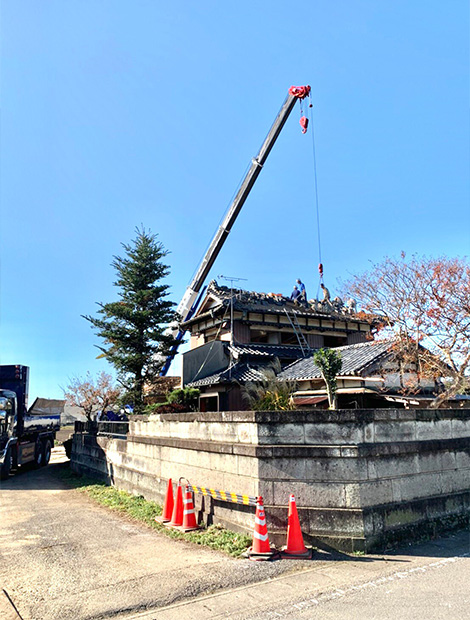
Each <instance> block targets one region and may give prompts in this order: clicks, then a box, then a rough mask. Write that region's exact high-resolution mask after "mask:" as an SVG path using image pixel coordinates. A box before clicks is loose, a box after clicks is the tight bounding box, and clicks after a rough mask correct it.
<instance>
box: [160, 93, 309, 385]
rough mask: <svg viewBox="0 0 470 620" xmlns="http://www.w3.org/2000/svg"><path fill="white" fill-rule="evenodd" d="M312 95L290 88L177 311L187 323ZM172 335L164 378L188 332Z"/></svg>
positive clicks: (177, 329) (175, 331)
mask: <svg viewBox="0 0 470 620" xmlns="http://www.w3.org/2000/svg"><path fill="white" fill-rule="evenodd" d="M309 94H310V86H298V87H297V86H293V87H291V88H290V89H289V93H288V95H287V97H286V99H285V101H284V103H283V104H282V107H281V109H280V110H279V113H278V115H277V116H276V118H275V120H274V123H273V124H272V126H271V129H270V130H269V132H268V135H267V136H266V138H265V140H264V142H263V144H262V145H261V148H260V150H259V152H258V154H257V155H256V157H254V158H253V159H252V160H251V165H250V168H249V170H248V172H247V173H246V175H245V177H244V179H243V181H242V183H241V185H240V188H239V190H238V192H237V194H236V196H235V198H234V199H233V201H232V203H231V204H230V207H229V208H228V210H227V213H226V215H225V217H224V220H223V222H222V224H221V225H220V226H219V228H218V229H217V232H216V233H215V235H214V238H213V239H212V241H211V244H210V245H209V247H208V249H207V251H206V253H205V255H204V258H203V259H202V261H201V263H200V265H199V267H198V269H197V271H196V273H195V275H194V277H193V279H192V280H191V283H190V284H189V286H188V288H187V289H186V292H185V294H184V295H183V298H182V300H181V302H180V303H179V305H178V308H177V312H178V314H179V315H180V316H181V317H182V318H183V322H184V321H187V320H189V319H190V318H191V316H192V314H193V313H194V312H195V310H196V308H197V305H198V303H199V300H200V295H199V293H200V291H201V288H202V287H203V285H204V281H205V279H206V277H207V275H208V273H209V271H210V270H211V268H212V265H213V264H214V262H215V259H216V258H217V256H218V255H219V252H220V250H221V249H222V246H223V245H224V243H225V240H226V239H227V237H228V235H229V233H230V231H231V229H232V226H233V225H234V223H235V220H236V219H237V217H238V214H239V213H240V211H241V209H242V207H243V205H244V204H245V201H246V199H247V198H248V195H249V193H250V191H251V189H252V187H253V185H254V184H255V182H256V179H257V178H258V175H259V173H260V172H261V169H262V168H263V166H264V164H265V162H266V160H267V158H268V155H269V153H270V152H271V149H272V148H273V146H274V143H275V142H276V140H277V138H278V136H279V134H280V133H281V131H282V128H283V127H284V125H285V123H286V121H287V119H288V118H289V115H290V113H291V112H292V110H293V108H294V106H295V103H296V101H297V100H298V99H304V98H305V97H306V96H308V95H309ZM172 332H173V334H174V335H175V337H176V339H177V341H178V343H177V344H176V345H175V346H174V347H173V348H172V350H171V352H170V354H169V356H168V357H167V359H166V362H165V365H164V366H163V369H162V371H161V373H160V374H161V375H162V376H165V375H166V373H167V372H168V369H169V368H170V364H171V362H172V360H173V358H174V357H175V355H176V352H177V350H178V346H179V344H180V342H181V340H182V339H183V335H184V330H182V329H181V328H180V327H178V326H175V327H174V328H172Z"/></svg>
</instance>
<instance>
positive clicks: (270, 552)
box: [247, 496, 279, 561]
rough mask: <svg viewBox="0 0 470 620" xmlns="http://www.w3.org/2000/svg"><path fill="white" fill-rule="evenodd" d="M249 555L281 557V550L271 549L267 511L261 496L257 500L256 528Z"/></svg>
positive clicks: (258, 557)
mask: <svg viewBox="0 0 470 620" xmlns="http://www.w3.org/2000/svg"><path fill="white" fill-rule="evenodd" d="M247 556H248V557H249V558H250V560H257V561H261V560H274V559H276V558H278V557H279V551H277V550H276V549H271V546H270V544H269V537H268V528H267V525H266V513H265V512H264V506H263V498H262V497H261V496H260V497H258V500H257V502H256V514H255V529H254V532H253V545H252V546H251V547H250V548H249V549H248V551H247Z"/></svg>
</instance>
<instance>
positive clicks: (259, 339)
mask: <svg viewBox="0 0 470 620" xmlns="http://www.w3.org/2000/svg"><path fill="white" fill-rule="evenodd" d="M250 342H256V343H259V344H267V342H268V332H267V331H265V330H264V329H250Z"/></svg>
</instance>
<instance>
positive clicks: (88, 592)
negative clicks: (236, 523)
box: [0, 448, 304, 620]
mask: <svg viewBox="0 0 470 620" xmlns="http://www.w3.org/2000/svg"><path fill="white" fill-rule="evenodd" d="M66 466H67V460H66V457H65V453H64V451H63V448H55V449H54V450H53V455H52V459H51V463H50V464H49V466H48V467H45V468H43V469H39V470H33V469H28V470H21V469H20V470H19V471H18V472H17V473H16V474H15V475H13V476H10V478H9V480H7V481H5V482H2V483H1V487H0V575H1V578H0V579H1V581H0V584H1V586H0V619H1V620H4V617H7V616H6V613H7V611H6V610H9V612H8V613H10V614H11V613H12V611H11V610H12V608H13V605H14V606H15V607H16V608H17V610H18V612H19V614H20V617H21V618H23V620H69V619H70V620H72V619H73V620H85V619H91V618H107V617H113V616H116V615H118V614H122V613H123V612H126V613H127V612H133V613H135V612H137V611H139V610H145V609H148V608H158V607H165V606H168V605H171V604H174V603H175V602H177V601H181V600H185V599H190V598H193V597H197V596H200V595H207V594H208V593H211V592H215V591H218V590H220V589H224V588H225V589H227V588H231V587H239V586H243V585H246V584H250V583H253V582H256V581H259V580H263V579H267V578H272V577H276V576H278V575H280V574H283V573H286V572H288V573H290V572H292V570H296V569H297V570H299V569H300V570H302V569H303V567H304V564H303V563H302V562H299V561H297V562H294V563H293V564H292V565H286V564H284V563H281V562H275V563H269V564H266V563H263V564H260V563H255V562H250V561H249V560H235V559H232V558H230V557H228V556H226V555H225V554H222V553H218V552H215V551H211V550H209V549H207V548H203V547H199V546H197V545H192V544H189V543H185V542H183V541H174V540H171V539H169V538H167V537H166V536H165V535H163V534H159V533H158V532H156V531H153V530H150V529H149V528H147V527H145V526H142V525H139V524H136V523H135V522H132V521H130V520H127V519H126V518H125V517H123V516H121V515H119V514H116V513H114V512H111V511H109V510H107V509H105V508H103V507H101V506H99V505H97V504H95V503H93V502H92V501H91V500H89V499H88V498H87V497H86V496H85V495H84V494H82V493H79V492H78V491H76V490H74V489H70V488H67V486H66V484H65V483H64V482H63V481H62V480H61V478H60V477H59V476H58V475H57V473H58V472H59V470H60V469H61V468H63V467H66ZM296 565H297V566H296ZM2 588H3V590H4V591H5V593H2V591H1V590H2ZM2 614H3V615H2Z"/></svg>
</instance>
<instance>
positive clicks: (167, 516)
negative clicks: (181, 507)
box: [155, 478, 174, 523]
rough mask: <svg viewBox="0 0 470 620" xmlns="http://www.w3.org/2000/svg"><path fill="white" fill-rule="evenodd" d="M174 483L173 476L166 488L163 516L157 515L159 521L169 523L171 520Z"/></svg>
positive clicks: (156, 518) (156, 519)
mask: <svg viewBox="0 0 470 620" xmlns="http://www.w3.org/2000/svg"><path fill="white" fill-rule="evenodd" d="M173 504H174V501H173V484H172V482H171V478H170V479H169V480H168V486H167V488H166V496H165V503H164V504H163V512H162V516H161V517H155V521H157V522H158V523H168V521H171V514H172V512H173Z"/></svg>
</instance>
